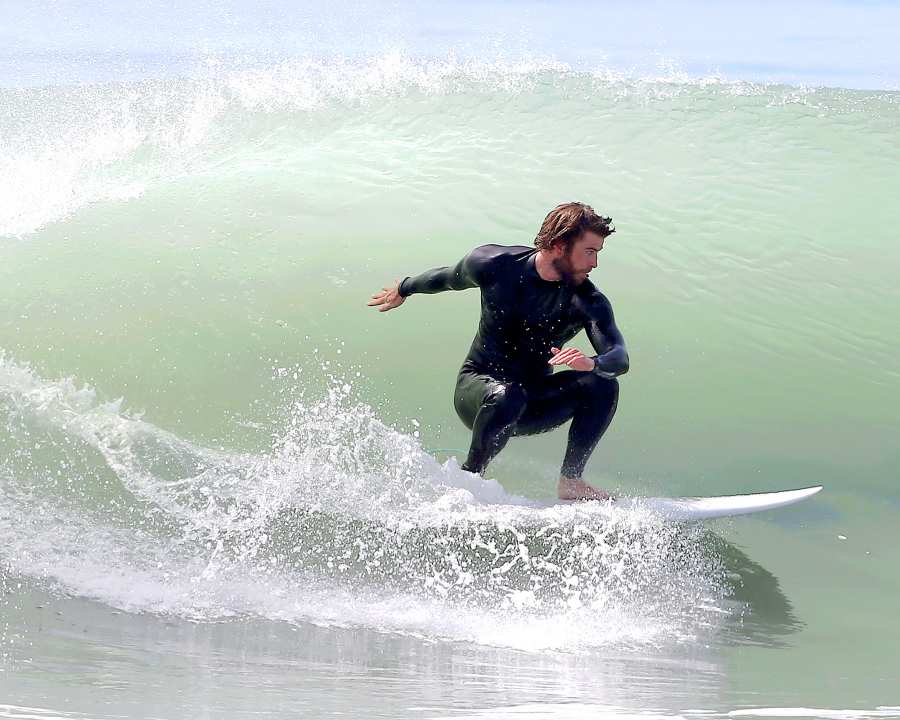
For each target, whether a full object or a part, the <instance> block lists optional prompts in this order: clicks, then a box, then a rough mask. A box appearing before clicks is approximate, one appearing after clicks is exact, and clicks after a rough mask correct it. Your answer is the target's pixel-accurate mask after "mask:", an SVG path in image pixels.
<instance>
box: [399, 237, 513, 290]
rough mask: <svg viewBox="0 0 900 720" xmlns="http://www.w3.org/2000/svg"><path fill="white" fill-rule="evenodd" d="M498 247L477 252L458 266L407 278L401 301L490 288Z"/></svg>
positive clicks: (484, 247) (477, 250) (490, 246)
mask: <svg viewBox="0 0 900 720" xmlns="http://www.w3.org/2000/svg"><path fill="white" fill-rule="evenodd" d="M495 247H497V246H494V245H483V246H482V247H477V248H475V249H474V250H473V251H472V252H470V253H469V254H468V255H466V256H465V257H464V258H463V259H462V260H460V261H459V262H458V263H456V265H453V266H449V267H438V268H433V269H431V270H426V271H425V272H423V273H422V274H421V275H414V276H412V277H407V278H405V279H404V280H403V282H401V283H400V287H399V288H398V292H399V293H400V296H401V297H407V296H409V295H412V294H413V293H426V294H429V295H431V294H434V293H439V292H444V291H445V290H467V289H469V288H473V287H481V286H484V285H486V284H488V283H489V282H490V280H491V277H492V276H493V274H494V273H493V265H494V264H496V263H495V258H496V254H495V253H493V252H491V249H492V248H495Z"/></svg>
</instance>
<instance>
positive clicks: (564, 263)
mask: <svg viewBox="0 0 900 720" xmlns="http://www.w3.org/2000/svg"><path fill="white" fill-rule="evenodd" d="M602 249H603V237H602V236H600V235H598V234H597V233H594V232H590V231H588V232H586V233H584V234H583V235H582V236H581V237H580V238H578V239H577V240H576V241H575V242H574V243H572V245H571V247H570V248H569V252H568V253H567V252H566V251H565V250H564V249H563V248H562V247H560V246H556V247H554V248H553V267H554V268H555V270H556V271H557V272H558V273H559V274H560V275H561V276H562V279H563V282H565V283H568V284H569V285H581V283H583V282H584V281H585V280H587V276H588V273H590V271H591V270H593V269H594V268H595V267H597V253H599V252H600V251H601V250H602Z"/></svg>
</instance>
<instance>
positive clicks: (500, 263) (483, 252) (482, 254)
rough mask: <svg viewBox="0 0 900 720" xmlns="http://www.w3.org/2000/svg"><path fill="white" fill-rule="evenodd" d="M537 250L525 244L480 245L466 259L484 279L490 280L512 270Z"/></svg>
mask: <svg viewBox="0 0 900 720" xmlns="http://www.w3.org/2000/svg"><path fill="white" fill-rule="evenodd" d="M535 252H537V250H536V248H533V247H532V248H529V247H525V246H524V245H479V246H478V247H477V248H475V249H474V250H472V252H470V253H469V254H468V256H467V257H466V261H467V263H468V264H469V267H470V268H471V269H472V270H473V271H475V272H476V273H478V274H479V275H480V276H481V278H482V279H483V280H490V279H496V278H497V277H501V276H503V275H505V274H507V273H508V272H510V271H512V269H513V268H514V267H515V265H516V264H517V263H519V262H521V261H523V260H525V259H527V258H528V256H529V255H531V254H533V253H535ZM498 273H499V275H498Z"/></svg>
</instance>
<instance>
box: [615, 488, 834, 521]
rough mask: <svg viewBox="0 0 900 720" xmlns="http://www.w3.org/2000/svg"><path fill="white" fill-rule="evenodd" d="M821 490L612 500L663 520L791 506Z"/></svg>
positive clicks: (723, 514)
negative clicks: (640, 509)
mask: <svg viewBox="0 0 900 720" xmlns="http://www.w3.org/2000/svg"><path fill="white" fill-rule="evenodd" d="M821 489H822V486H821V485H815V486H813V487H806V488H800V489H798V490H782V491H780V492H767V493H751V494H749V495H720V496H718V497H680V498H663V497H646V498H640V497H623V498H618V499H616V500H614V501H613V504H614V505H615V506H616V507H621V508H625V509H632V508H634V509H638V508H642V509H645V510H649V511H650V512H653V513H656V514H658V515H659V516H660V517H663V518H665V519H667V520H709V519H711V518H721V517H731V516H733V515H748V514H750V513H755V512H762V511H764V510H774V509H775V508H780V507H784V506H786V505H793V504H794V503H798V502H800V501H801V500H806V499H807V498H810V497H812V496H813V495H815V494H816V493H817V492H819V491H820V490H821Z"/></svg>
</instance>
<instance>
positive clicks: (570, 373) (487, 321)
mask: <svg viewBox="0 0 900 720" xmlns="http://www.w3.org/2000/svg"><path fill="white" fill-rule="evenodd" d="M537 253H538V251H537V249H535V248H528V247H521V246H514V247H507V246H503V245H483V246H482V247H478V248H475V249H474V250H473V251H472V252H470V253H469V254H468V255H466V256H465V257H464V258H463V259H462V260H460V261H459V262H458V263H457V264H456V265H455V266H453V267H441V268H435V269H433V270H428V271H427V272H424V273H422V274H421V275H417V276H415V277H408V278H406V279H404V280H403V282H402V283H401V284H400V288H399V292H400V295H402V296H404V297H406V296H407V295H412V294H414V293H437V292H443V291H444V290H465V289H467V288H473V287H480V288H481V321H480V322H479V325H478V333H477V334H476V335H475V339H474V340H473V341H472V347H471V348H470V349H469V354H468V355H467V356H466V359H465V362H464V363H463V366H462V369H461V370H460V373H459V378H458V379H457V384H456V393H455V395H454V405H455V407H456V412H457V413H458V414H459V417H460V419H461V420H462V421H463V422H464V423H465V425H466V426H467V427H468V428H470V429H471V430H472V445H471V448H470V450H469V456H468V458H467V459H466V462H465V463H464V464H463V468H464V469H466V470H469V471H471V472H478V473H480V472H483V470H484V468H485V467H487V464H488V462H490V460H491V458H492V457H494V455H496V454H497V453H498V452H500V450H501V449H502V448H503V446H504V445H505V444H506V441H507V440H508V439H509V438H510V437H511V436H513V435H532V434H535V433H540V432H545V431H547V430H551V429H553V428H555V427H558V426H559V425H561V424H562V423H564V422H566V421H567V420H570V419H571V420H572V425H571V427H570V428H569V442H568V446H567V448H566V455H565V459H564V460H563V464H562V469H561V474H562V475H565V476H566V477H574V478H577V477H581V473H582V471H583V470H584V466H585V463H586V462H587V460H588V458H589V457H590V455H591V452H593V450H594V447H595V446H596V444H597V441H598V440H599V439H600V437H601V436H602V435H603V433H604V431H605V430H606V428H607V427H608V426H609V423H610V421H611V420H612V417H613V415H614V414H615V411H616V404H617V402H618V396H619V386H618V381H617V380H616V379H615V377H616V376H617V375H621V374H623V373H625V372H627V371H628V355H627V353H626V351H625V342H624V340H623V338H622V334H621V333H620V332H619V330H618V328H617V327H616V324H615V321H614V319H613V312H612V308H611V307H610V304H609V301H608V300H607V299H606V296H604V295H603V293H601V292H600V291H599V290H597V288H596V287H595V286H594V284H593V283H591V282H590V281H589V280H585V281H584V282H582V283H581V284H580V285H570V284H567V283H565V282H562V281H559V282H551V281H548V280H544V279H543V278H541V277H540V275H538V272H537V269H536V268H535V257H536V255H537ZM581 330H585V331H586V332H587V335H588V338H589V339H590V341H591V344H592V345H593V346H594V349H595V350H596V351H597V353H598V355H597V357H596V358H595V359H594V370H593V371H589V372H584V371H579V370H566V371H563V372H558V373H553V367H552V366H551V365H549V364H548V361H549V360H550V358H551V357H552V353H551V352H550V348H551V347H558V348H561V347H562V346H563V344H564V343H566V342H568V341H569V340H571V339H572V338H573V337H574V336H575V335H576V334H578V332H580V331H581Z"/></svg>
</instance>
